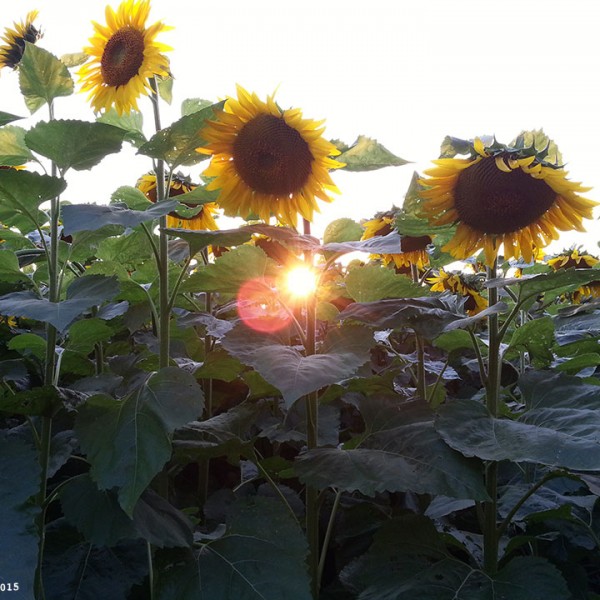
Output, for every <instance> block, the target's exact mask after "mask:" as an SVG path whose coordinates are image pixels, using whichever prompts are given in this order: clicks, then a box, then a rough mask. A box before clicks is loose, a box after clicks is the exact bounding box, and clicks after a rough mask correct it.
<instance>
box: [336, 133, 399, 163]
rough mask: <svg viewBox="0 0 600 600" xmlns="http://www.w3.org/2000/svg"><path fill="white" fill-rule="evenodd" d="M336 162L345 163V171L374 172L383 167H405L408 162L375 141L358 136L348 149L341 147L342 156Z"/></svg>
mask: <svg viewBox="0 0 600 600" xmlns="http://www.w3.org/2000/svg"><path fill="white" fill-rule="evenodd" d="M336 160H339V161H340V162H343V163H345V165H346V166H345V167H344V168H345V169H346V170H347V171H374V170H375V169H383V168H384V167H396V166H401V165H406V164H407V163H408V162H409V161H407V160H404V159H403V158H400V157H399V156H396V155H395V154H392V153H391V152H390V151H389V150H388V149H387V148H386V147H385V146H384V145H383V144H380V143H379V142H378V141H377V140H374V139H373V138H370V137H367V136H365V135H359V136H358V138H357V139H356V141H355V142H354V143H353V144H352V146H350V147H349V148H344V147H342V154H340V156H336Z"/></svg>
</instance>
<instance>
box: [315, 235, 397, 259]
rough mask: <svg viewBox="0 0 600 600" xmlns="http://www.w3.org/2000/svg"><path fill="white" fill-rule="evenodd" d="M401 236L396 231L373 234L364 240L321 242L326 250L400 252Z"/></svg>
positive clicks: (341, 251) (377, 252) (378, 252)
mask: <svg viewBox="0 0 600 600" xmlns="http://www.w3.org/2000/svg"><path fill="white" fill-rule="evenodd" d="M400 248H401V238H400V235H398V233H397V232H396V231H392V232H390V233H388V234H387V235H382V236H375V237H372V238H369V239H366V240H358V241H343V242H329V243H327V244H323V250H325V251H326V252H337V253H346V252H369V253H371V254H398V253H399V252H401V249H400Z"/></svg>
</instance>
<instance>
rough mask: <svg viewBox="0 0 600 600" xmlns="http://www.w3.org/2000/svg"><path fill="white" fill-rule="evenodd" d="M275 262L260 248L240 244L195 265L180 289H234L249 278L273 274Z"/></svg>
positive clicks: (193, 290) (223, 290)
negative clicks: (211, 261) (195, 267)
mask: <svg viewBox="0 0 600 600" xmlns="http://www.w3.org/2000/svg"><path fill="white" fill-rule="evenodd" d="M275 267H276V265H275V262H274V261H273V260H271V259H270V258H269V257H268V256H267V255H266V254H265V253H264V251H263V250H262V249H261V248H258V247H256V246H248V245H246V246H239V247H237V248H234V249H233V250H231V251H230V252H226V253H225V254H223V255H222V256H220V257H219V258H218V259H217V260H215V262H214V263H211V264H209V265H207V266H203V267H198V269H197V270H196V272H195V273H193V274H192V275H191V276H190V277H189V278H188V279H187V280H186V281H185V283H184V284H183V285H182V286H181V288H180V289H181V291H182V292H229V293H237V292H238V291H239V289H240V287H241V286H242V285H243V284H244V283H246V282H247V281H249V280H254V279H256V280H259V281H263V280H264V279H265V277H267V278H268V277H272V276H274V275H275V274H276V268H275Z"/></svg>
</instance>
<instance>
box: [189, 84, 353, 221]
mask: <svg viewBox="0 0 600 600" xmlns="http://www.w3.org/2000/svg"><path fill="white" fill-rule="evenodd" d="M237 92H238V97H237V98H228V99H227V102H226V103H225V107H224V110H223V111H221V112H220V113H218V115H217V117H216V119H215V120H213V121H209V122H208V123H207V125H206V127H205V128H204V129H203V131H202V132H201V134H200V137H201V138H202V139H203V140H205V142H206V144H205V145H204V146H203V147H200V148H198V152H201V153H203V154H209V155H212V160H211V162H210V165H209V167H208V168H207V169H206V170H205V171H204V175H206V176H208V177H214V179H213V181H211V183H210V184H209V185H208V189H212V190H220V195H219V198H218V203H219V205H220V206H221V207H222V208H223V209H224V211H225V214H226V215H230V216H237V215H239V216H241V217H243V218H249V217H250V216H251V215H258V217H259V218H260V219H262V220H263V221H269V219H270V217H271V215H275V217H276V218H277V219H278V221H279V222H280V223H282V224H288V225H291V226H293V227H295V226H296V223H297V219H298V214H300V215H301V216H302V217H303V218H304V219H307V220H308V221H311V220H312V218H313V212H314V211H315V210H318V205H317V202H316V198H319V199H321V200H324V201H325V202H331V200H332V199H331V197H330V196H329V193H330V192H336V193H339V190H338V189H337V187H336V186H335V184H334V183H333V181H332V180H331V177H330V175H329V170H330V169H336V168H339V167H342V166H343V164H342V163H339V162H337V161H336V160H333V159H332V158H331V157H332V156H336V155H338V154H339V150H337V148H336V147H335V146H334V145H333V144H332V143H330V142H328V141H327V140H325V139H324V138H323V137H322V134H323V127H322V121H311V120H310V119H305V118H303V116H302V112H301V111H300V110H299V109H297V108H291V109H288V110H282V109H280V108H279V106H278V105H277V104H276V103H275V101H274V99H273V96H269V97H268V98H267V101H266V102H263V101H262V100H260V99H259V98H258V96H257V95H256V94H250V93H248V92H247V91H246V90H245V89H244V88H242V87H241V86H239V85H238V86H237Z"/></svg>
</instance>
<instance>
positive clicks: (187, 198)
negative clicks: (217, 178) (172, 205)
mask: <svg viewBox="0 0 600 600" xmlns="http://www.w3.org/2000/svg"><path fill="white" fill-rule="evenodd" d="M219 194H220V192H219V191H218V190H212V191H211V190H207V189H206V186H205V185H199V186H197V187H195V188H194V189H193V190H192V191H191V192H186V193H185V194H180V195H179V196H177V201H178V202H179V203H180V204H182V205H188V204H189V205H190V206H201V205H202V204H207V203H208V202H216V201H217V199H218V197H219Z"/></svg>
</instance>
